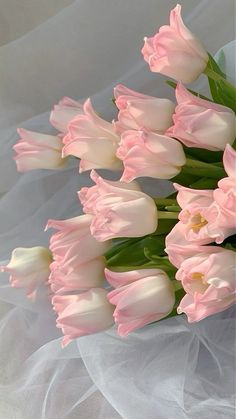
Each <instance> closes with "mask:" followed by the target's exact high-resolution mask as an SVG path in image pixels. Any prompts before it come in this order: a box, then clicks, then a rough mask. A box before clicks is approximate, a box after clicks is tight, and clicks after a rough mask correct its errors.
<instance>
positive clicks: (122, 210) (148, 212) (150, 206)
mask: <svg viewBox="0 0 236 419" xmlns="http://www.w3.org/2000/svg"><path fill="white" fill-rule="evenodd" d="M91 178H92V179H93V180H94V182H95V183H96V188H95V187H92V188H90V189H91V194H90V193H89V192H88V190H86V194H82V195H81V197H82V204H83V206H84V210H86V209H88V210H89V211H91V210H92V211H93V214H94V217H93V219H92V222H91V228H90V229H91V233H92V235H93V236H94V237H95V238H96V239H97V240H98V241H105V240H109V239H111V238H115V237H141V236H145V235H146V234H150V233H153V232H154V231H155V230H156V228H157V218H158V215H157V209H156V205H155V202H154V200H153V199H152V198H151V197H150V196H148V195H146V194H145V193H143V192H140V191H138V190H134V189H128V187H126V188H124V187H123V186H121V187H119V184H117V186H114V184H112V183H111V182H107V181H106V180H104V179H103V178H102V177H100V176H98V175H97V173H96V172H95V171H92V173H91ZM86 197H88V200H89V202H88V204H87V202H86Z"/></svg>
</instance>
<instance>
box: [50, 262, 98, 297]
mask: <svg viewBox="0 0 236 419" xmlns="http://www.w3.org/2000/svg"><path fill="white" fill-rule="evenodd" d="M104 268H105V260H104V258H103V257H99V258H96V259H92V260H90V261H89V262H86V263H82V264H79V265H78V266H75V267H74V268H73V270H71V271H69V272H67V270H66V269H63V267H62V268H60V265H58V263H57V262H53V263H51V265H50V269H51V275H50V278H49V284H50V285H51V289H52V292H54V293H55V294H57V293H64V292H69V291H78V290H87V289H90V288H96V287H100V286H101V285H102V283H103V282H104Z"/></svg>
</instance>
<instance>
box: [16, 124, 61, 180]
mask: <svg viewBox="0 0 236 419" xmlns="http://www.w3.org/2000/svg"><path fill="white" fill-rule="evenodd" d="M17 132H18V134H19V135H20V137H21V139H20V140H19V141H18V143H17V144H15V145H14V147H13V150H14V151H15V152H16V155H15V157H14V160H15V161H16V166H17V170H18V172H28V171H29V170H35V169H58V168H60V167H63V165H64V164H65V162H66V159H63V158H62V155H61V153H62V146H63V144H62V140H61V138H59V137H57V136H55V135H46V134H40V133H38V132H33V131H28V130H26V129H23V128H18V130H17Z"/></svg>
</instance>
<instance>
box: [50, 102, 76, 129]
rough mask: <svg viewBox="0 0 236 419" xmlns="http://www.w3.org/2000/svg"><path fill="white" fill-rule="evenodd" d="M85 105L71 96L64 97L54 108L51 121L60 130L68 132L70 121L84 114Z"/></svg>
mask: <svg viewBox="0 0 236 419" xmlns="http://www.w3.org/2000/svg"><path fill="white" fill-rule="evenodd" d="M83 113H84V112H83V105H82V104H81V103H80V102H77V101H76V100H73V99H71V98H69V97H63V98H62V99H61V100H60V101H59V102H58V103H57V104H56V105H55V106H54V108H53V110H52V112H51V114H50V122H51V124H52V125H53V127H55V128H56V129H57V130H58V131H60V132H62V133H64V134H66V133H67V131H68V124H69V122H70V121H71V120H72V119H73V118H75V117H76V116H77V115H82V114H83Z"/></svg>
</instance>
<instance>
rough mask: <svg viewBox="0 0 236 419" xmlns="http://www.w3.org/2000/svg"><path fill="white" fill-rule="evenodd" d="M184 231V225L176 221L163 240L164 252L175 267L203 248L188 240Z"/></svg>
mask: <svg viewBox="0 0 236 419" xmlns="http://www.w3.org/2000/svg"><path fill="white" fill-rule="evenodd" d="M185 233H186V231H185V225H184V224H183V223H181V222H178V223H177V224H176V225H175V226H174V227H173V228H172V230H171V232H170V233H169V234H168V235H167V236H166V240H165V244H166V248H165V252H166V253H167V254H168V258H169V260H170V262H171V263H172V265H174V266H176V267H177V268H179V267H180V265H181V263H182V262H183V261H184V260H185V259H187V258H189V257H192V256H195V255H196V254H198V253H200V252H201V251H202V249H203V246H200V245H199V244H197V243H194V242H191V241H188V240H187V239H186V234H185Z"/></svg>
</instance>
